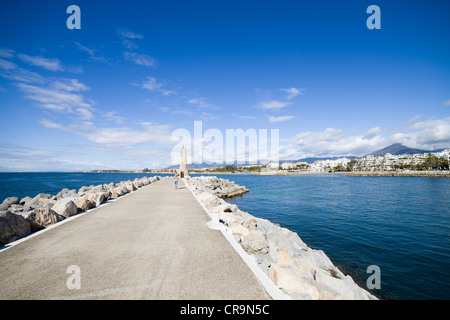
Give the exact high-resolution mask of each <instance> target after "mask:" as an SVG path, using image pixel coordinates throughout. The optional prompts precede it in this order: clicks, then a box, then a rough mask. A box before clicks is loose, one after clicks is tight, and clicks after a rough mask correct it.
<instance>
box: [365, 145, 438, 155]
mask: <svg viewBox="0 0 450 320" xmlns="http://www.w3.org/2000/svg"><path fill="white" fill-rule="evenodd" d="M436 151H439V150H434V151H429V150H422V149H415V148H409V147H407V146H404V145H403V144H401V143H394V144H391V145H390V146H388V147H386V148H383V149H380V150H377V151H374V152H372V153H369V154H368V156H384V155H385V154H386V153H390V154H393V155H400V154H416V153H427V152H436Z"/></svg>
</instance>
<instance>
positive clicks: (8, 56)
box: [0, 48, 14, 59]
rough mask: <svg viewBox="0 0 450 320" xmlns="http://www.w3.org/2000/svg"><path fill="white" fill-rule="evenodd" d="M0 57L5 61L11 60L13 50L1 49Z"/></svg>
mask: <svg viewBox="0 0 450 320" xmlns="http://www.w3.org/2000/svg"><path fill="white" fill-rule="evenodd" d="M0 57H2V58H5V59H11V58H13V57H14V50H11V49H6V48H2V49H0Z"/></svg>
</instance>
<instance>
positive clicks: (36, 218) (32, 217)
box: [25, 208, 65, 232]
mask: <svg viewBox="0 0 450 320" xmlns="http://www.w3.org/2000/svg"><path fill="white" fill-rule="evenodd" d="M25 219H26V220H27V221H28V222H29V223H30V226H31V231H32V232H35V231H39V230H41V229H44V228H45V227H46V226H48V225H51V224H54V223H57V222H60V221H62V220H64V219H65V217H63V216H62V215H60V214H58V213H56V212H55V211H53V210H52V209H50V208H37V209H34V210H32V211H30V212H29V213H28V214H27V215H26V216H25Z"/></svg>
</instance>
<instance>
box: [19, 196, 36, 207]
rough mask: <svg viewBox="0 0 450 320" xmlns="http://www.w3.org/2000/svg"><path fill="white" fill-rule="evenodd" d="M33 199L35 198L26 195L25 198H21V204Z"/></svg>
mask: <svg viewBox="0 0 450 320" xmlns="http://www.w3.org/2000/svg"><path fill="white" fill-rule="evenodd" d="M31 200H33V198H31V197H24V198H22V199H20V201H19V204H21V205H25V203H27V202H30V201H31Z"/></svg>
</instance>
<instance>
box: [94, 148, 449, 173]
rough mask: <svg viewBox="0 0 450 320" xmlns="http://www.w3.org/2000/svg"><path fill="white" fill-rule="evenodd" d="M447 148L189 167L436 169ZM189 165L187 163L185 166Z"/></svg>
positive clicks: (445, 161) (445, 160)
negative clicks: (358, 156) (306, 159)
mask: <svg viewBox="0 0 450 320" xmlns="http://www.w3.org/2000/svg"><path fill="white" fill-rule="evenodd" d="M449 162H450V149H445V150H442V151H438V152H424V153H415V154H408V153H406V154H391V153H385V154H382V155H381V154H380V155H374V154H370V155H366V156H364V157H361V158H349V157H342V158H337V159H325V160H316V161H314V162H306V161H282V162H271V163H267V164H257V165H234V164H232V165H225V166H217V167H211V166H209V167H204V168H188V169H189V172H190V173H192V174H195V173H198V174H221V173H248V174H271V173H288V172H290V173H296V172H297V173H330V172H367V171H407V170H415V171H435V170H449ZM188 167H189V166H188ZM175 170H176V169H175V168H165V169H142V170H134V171H121V170H92V171H91V172H135V173H174V172H175Z"/></svg>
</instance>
